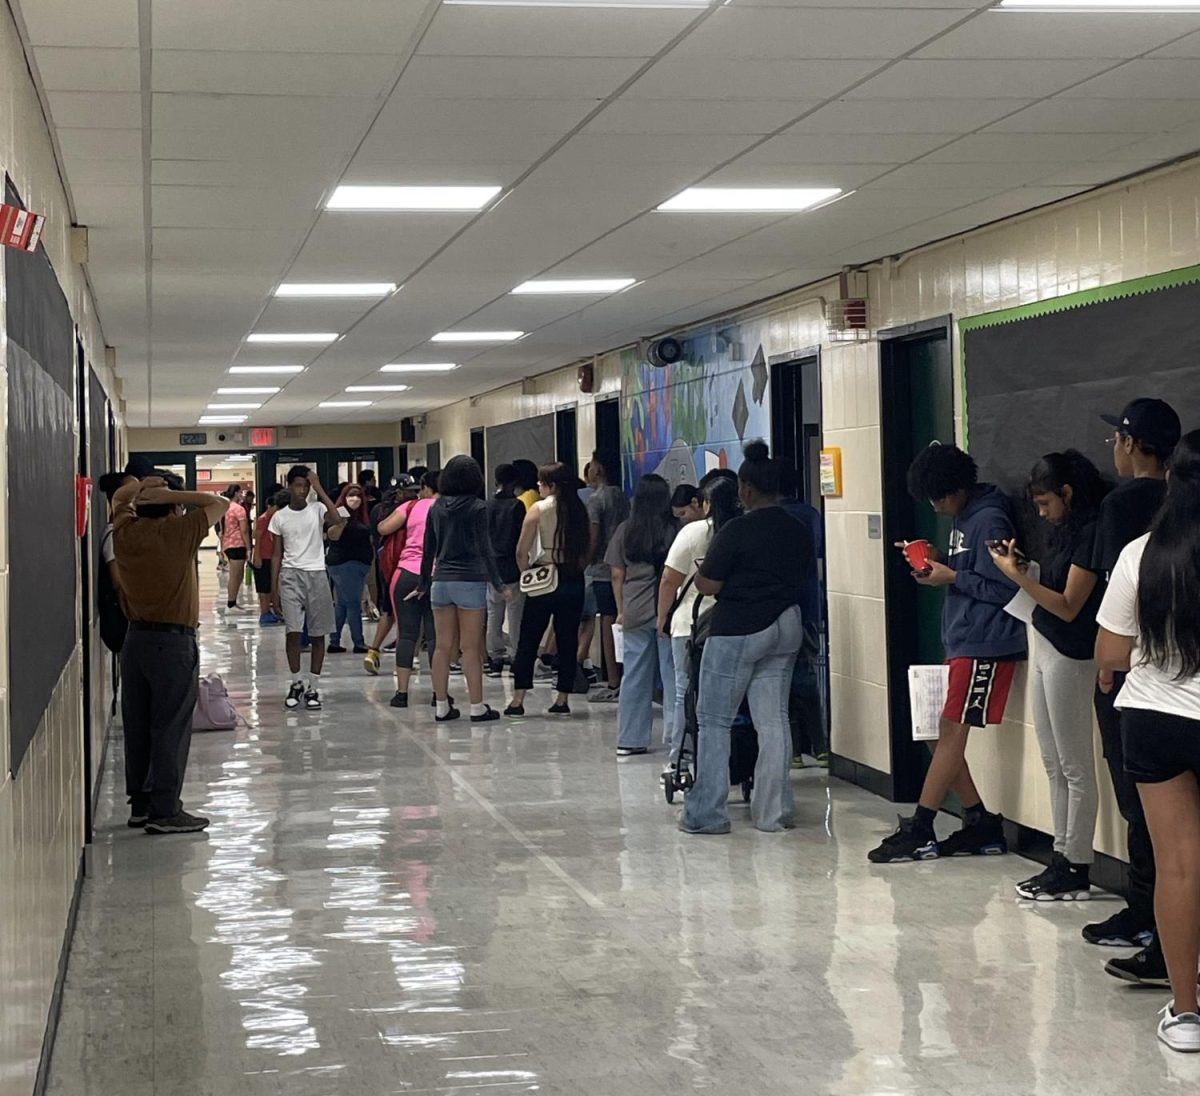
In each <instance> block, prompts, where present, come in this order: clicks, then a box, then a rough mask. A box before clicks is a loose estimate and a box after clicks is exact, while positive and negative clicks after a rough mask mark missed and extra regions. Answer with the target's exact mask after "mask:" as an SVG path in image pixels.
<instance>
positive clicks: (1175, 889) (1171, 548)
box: [1096, 423, 1200, 1053]
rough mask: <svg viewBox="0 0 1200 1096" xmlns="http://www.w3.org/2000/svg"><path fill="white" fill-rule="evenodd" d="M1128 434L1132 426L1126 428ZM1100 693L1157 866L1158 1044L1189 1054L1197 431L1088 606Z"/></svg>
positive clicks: (1198, 906) (1197, 920)
mask: <svg viewBox="0 0 1200 1096" xmlns="http://www.w3.org/2000/svg"><path fill="white" fill-rule="evenodd" d="M1130 425H1132V423H1131V424H1130ZM1096 654H1097V659H1098V661H1099V663H1100V689H1101V690H1102V691H1103V692H1105V693H1106V694H1109V695H1111V693H1112V692H1114V691H1115V689H1116V677H1117V675H1118V674H1124V675H1126V676H1125V680H1124V683H1123V685H1122V687H1121V690H1120V693H1119V694H1118V696H1117V699H1116V705H1117V707H1118V709H1119V710H1120V712H1121V737H1122V741H1123V745H1124V749H1125V769H1126V772H1127V773H1128V774H1129V775H1130V776H1131V777H1132V778H1133V780H1134V781H1135V783H1136V784H1137V790H1138V793H1139V795H1140V796H1141V801H1142V806H1143V808H1144V810H1145V814H1146V820H1147V823H1148V824H1149V827H1150V836H1151V839H1152V841H1153V847H1154V858H1155V863H1156V865H1157V868H1158V874H1157V880H1156V886H1155V895H1154V909H1155V914H1156V918H1157V934H1156V935H1157V940H1158V946H1159V948H1160V949H1161V952H1162V954H1163V956H1164V958H1165V962H1166V967H1167V973H1168V976H1169V979H1170V985H1171V990H1172V991H1173V993H1174V1000H1172V1001H1170V1002H1168V1004H1167V1006H1166V1007H1165V1008H1164V1009H1163V1010H1162V1012H1161V1013H1160V1016H1161V1020H1160V1021H1159V1025H1158V1037H1159V1039H1160V1040H1161V1041H1162V1042H1163V1043H1165V1044H1166V1045H1167V1046H1169V1047H1170V1048H1171V1049H1172V1050H1178V1051H1187V1052H1192V1053H1195V1052H1198V1051H1200V1007H1198V1005H1197V1000H1196V968H1197V964H1198V963H1200V431H1193V432H1192V433H1190V434H1188V435H1186V436H1185V437H1184V438H1183V439H1182V441H1181V442H1180V443H1179V446H1178V447H1177V448H1176V450H1175V453H1174V456H1173V457H1172V458H1171V471H1170V477H1169V480H1168V483H1167V494H1166V500H1165V502H1164V503H1163V507H1162V509H1161V510H1160V511H1159V513H1158V516H1157V517H1156V518H1155V519H1154V524H1153V526H1152V527H1151V529H1150V532H1149V534H1147V535H1146V536H1143V537H1139V538H1138V539H1137V540H1135V541H1133V542H1132V543H1131V544H1129V545H1128V546H1127V547H1126V548H1125V549H1124V550H1123V551H1122V552H1121V555H1120V557H1119V559H1118V561H1117V565H1116V567H1115V568H1114V569H1113V572H1112V575H1111V576H1110V579H1109V586H1108V592H1107V593H1106V594H1105V597H1104V602H1103V604H1102V605H1101V607H1100V636H1099V639H1098V640H1097V644H1096Z"/></svg>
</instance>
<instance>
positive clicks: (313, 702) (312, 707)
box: [304, 689, 321, 712]
mask: <svg viewBox="0 0 1200 1096" xmlns="http://www.w3.org/2000/svg"><path fill="white" fill-rule="evenodd" d="M304 706H305V707H306V708H307V709H308V710H309V711H310V712H319V711H320V710H321V694H320V693H319V692H317V690H316V689H309V690H308V692H306V693H305V694H304Z"/></svg>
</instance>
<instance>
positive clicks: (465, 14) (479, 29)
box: [420, 6, 696, 57]
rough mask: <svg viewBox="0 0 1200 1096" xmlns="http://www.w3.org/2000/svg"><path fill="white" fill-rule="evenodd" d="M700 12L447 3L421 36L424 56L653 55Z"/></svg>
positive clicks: (421, 49) (421, 50)
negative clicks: (463, 5) (491, 6)
mask: <svg viewBox="0 0 1200 1096" xmlns="http://www.w3.org/2000/svg"><path fill="white" fill-rule="evenodd" d="M695 18H696V12H695V11H688V10H683V9H677V10H649V11H636V10H634V9H626V10H623V11H622V12H621V13H620V17H619V18H615V19H614V18H613V13H612V12H611V11H605V10H602V9H597V8H579V9H571V8H521V7H515V8H514V7H504V8H488V7H444V6H443V7H442V8H440V9H439V10H438V14H437V15H436V16H435V18H434V20H433V23H432V24H431V25H430V27H429V30H428V31H426V33H425V35H424V37H423V38H422V39H421V47H420V53H421V54H422V55H423V56H430V57H433V56H458V57H652V56H654V54H656V53H657V52H658V51H659V50H660V49H662V48H663V47H664V46H665V45H667V43H668V42H670V41H671V39H672V38H674V37H675V36H676V35H677V34H679V33H680V31H682V30H683V29H684V28H685V27H686V26H687V25H688V24H689V23H690V22H692V20H694V19H695Z"/></svg>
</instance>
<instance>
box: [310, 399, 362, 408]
mask: <svg viewBox="0 0 1200 1096" xmlns="http://www.w3.org/2000/svg"><path fill="white" fill-rule="evenodd" d="M317 406H318V407H370V406H371V401H370V400H323V401H322V402H321V403H319V404H317Z"/></svg>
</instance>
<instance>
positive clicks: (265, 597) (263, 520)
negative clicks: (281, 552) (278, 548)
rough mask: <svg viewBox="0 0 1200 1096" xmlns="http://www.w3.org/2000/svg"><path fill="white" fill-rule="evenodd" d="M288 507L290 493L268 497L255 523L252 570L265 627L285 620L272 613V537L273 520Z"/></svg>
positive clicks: (260, 622) (281, 492) (279, 493)
mask: <svg viewBox="0 0 1200 1096" xmlns="http://www.w3.org/2000/svg"><path fill="white" fill-rule="evenodd" d="M287 505H288V493H287V492H286V491H279V492H277V493H276V494H274V495H269V496H267V508H266V509H265V510H264V511H263V512H262V513H261V514H259V516H258V519H257V520H256V521H255V523H254V530H255V537H254V550H253V555H252V556H251V560H250V568H251V570H252V571H253V572H254V589H255V592H256V593H257V594H258V611H259V617H258V623H259V624H260V625H262V626H263V627H267V626H270V625H272V624H282V623H283V618H282V617H277V616H276V615H275V614H274V613H273V612H272V611H271V560H272V559H274V558H275V538H274V537H273V536H272V535H271V529H270V525H271V519H272V518H273V517H274V516H275V514H276V513H277V512H278V511H279V510H282V509H283V508H284V507H286V506H287Z"/></svg>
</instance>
